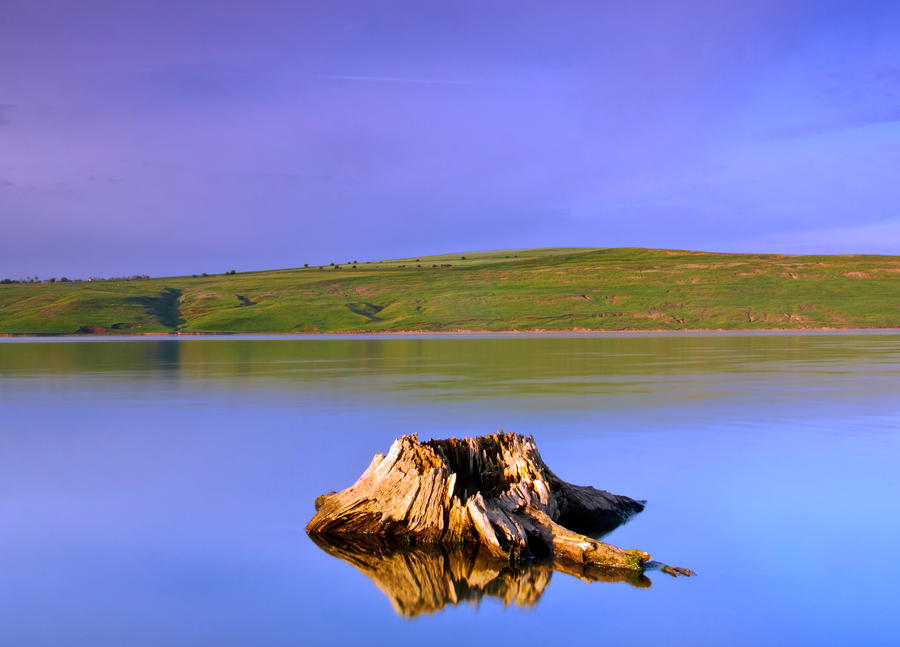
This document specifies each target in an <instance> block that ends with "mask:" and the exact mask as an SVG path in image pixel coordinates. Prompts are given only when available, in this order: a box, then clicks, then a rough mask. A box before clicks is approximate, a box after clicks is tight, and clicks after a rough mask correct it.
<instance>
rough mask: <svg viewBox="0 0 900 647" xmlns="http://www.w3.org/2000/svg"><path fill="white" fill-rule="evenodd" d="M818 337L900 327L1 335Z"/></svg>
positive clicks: (15, 337) (26, 336)
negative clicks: (816, 335) (769, 335)
mask: <svg viewBox="0 0 900 647" xmlns="http://www.w3.org/2000/svg"><path fill="white" fill-rule="evenodd" d="M767 334H778V335H790V334H796V335H811V334H812V335H815V334H825V335H828V334H832V335H837V334H900V327H888V328H859V327H840V328H838V327H832V328H683V329H678V330H673V329H671V328H654V329H634V328H625V329H619V330H596V329H589V328H564V329H531V330H470V329H463V328H457V329H452V330H336V331H330V332H137V333H134V332H133V333H98V334H90V333H87V334H86V333H0V343H2V342H6V341H21V342H26V341H128V340H132V341H140V340H176V339H183V340H192V339H196V340H217V339H221V340H224V339H235V338H237V339H248V340H249V339H309V340H312V339H329V338H331V339H378V338H426V337H427V338H435V339H440V338H454V337H463V338H464V337H481V338H490V337H498V338H515V337H618V336H636V337H639V336H663V337H668V336H679V335H689V336H702V335H767Z"/></svg>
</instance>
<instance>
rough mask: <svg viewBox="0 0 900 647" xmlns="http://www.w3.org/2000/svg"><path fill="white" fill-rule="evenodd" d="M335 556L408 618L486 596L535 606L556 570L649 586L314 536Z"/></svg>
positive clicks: (467, 553)
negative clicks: (364, 577)
mask: <svg viewBox="0 0 900 647" xmlns="http://www.w3.org/2000/svg"><path fill="white" fill-rule="evenodd" d="M310 539H312V540H313V542H315V544H316V545H317V546H318V547H319V548H321V549H322V550H324V551H325V552H326V553H328V554H329V555H332V556H334V557H337V558H339V559H342V560H343V561H345V562H347V563H348V564H352V565H353V566H354V567H356V568H357V569H358V570H359V571H361V572H362V573H363V574H365V575H366V576H367V577H368V578H369V579H371V580H372V582H374V584H375V586H377V587H378V588H379V589H381V592H382V593H384V594H385V595H386V596H387V597H388V599H389V600H390V601H391V605H392V606H393V607H394V611H396V612H397V614H398V615H401V616H405V617H409V618H412V617H415V616H418V615H420V614H423V613H435V612H438V611H440V610H441V609H443V608H444V607H445V606H447V605H458V604H461V603H470V604H475V605H477V604H478V603H479V602H480V601H481V599H482V598H484V597H485V596H488V597H492V598H496V599H499V600H502V601H503V604H504V605H505V606H508V605H513V606H517V607H531V606H534V605H536V604H537V603H538V601H539V600H540V598H541V595H543V593H544V590H545V589H546V588H547V586H549V584H550V579H551V577H552V575H553V572H554V571H559V572H562V573H566V574H568V575H572V576H574V577H577V578H579V579H581V580H584V581H587V582H625V583H627V584H630V585H632V586H636V587H641V588H646V587H649V586H650V584H651V582H650V580H649V579H648V578H647V577H646V576H645V575H644V574H643V573H641V572H638V571H634V570H629V569H616V568H609V567H602V566H596V565H590V564H582V563H574V562H570V561H567V560H559V559H556V560H554V559H551V558H548V559H546V560H536V561H532V562H530V563H526V564H519V565H516V564H511V563H510V562H509V561H504V560H501V559H497V558H496V557H494V556H493V555H491V554H490V552H489V551H487V550H484V549H483V548H482V547H479V546H477V545H469V546H449V547H448V546H439V545H434V546H392V545H389V544H388V543H385V542H383V541H381V540H378V539H375V538H363V539H360V538H357V537H353V538H351V537H346V536H334V535H311V536H310Z"/></svg>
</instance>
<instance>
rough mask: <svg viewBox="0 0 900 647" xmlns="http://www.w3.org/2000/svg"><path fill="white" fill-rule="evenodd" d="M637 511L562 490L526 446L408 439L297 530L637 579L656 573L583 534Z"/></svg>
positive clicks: (498, 439)
mask: <svg viewBox="0 0 900 647" xmlns="http://www.w3.org/2000/svg"><path fill="white" fill-rule="evenodd" d="M643 509H644V502H643V501H636V500H634V499H631V498H629V497H626V496H621V495H617V494H610V493H609V492H606V491H604V490H596V489H594V488H592V487H588V486H579V485H572V484H570V483H566V482H565V481H563V480H562V479H560V478H559V477H558V476H556V475H555V474H554V473H553V472H551V471H550V469H549V468H548V467H547V466H546V465H545V464H544V461H543V460H542V459H541V456H540V454H539V453H538V450H537V446H536V445H535V443H534V438H532V437H527V438H526V437H525V436H521V435H518V434H508V433H503V431H500V432H498V433H496V434H493V435H491V436H481V437H477V438H463V439H456V438H450V439H446V440H429V441H426V442H420V441H419V440H418V438H417V437H416V436H415V435H412V436H404V437H403V438H400V439H398V440H396V441H394V443H393V445H391V448H390V451H388V453H387V455H386V456H385V455H383V454H376V455H375V458H374V459H373V460H372V463H371V464H370V465H369V467H368V468H367V469H366V471H365V472H364V473H363V475H362V476H360V478H359V480H357V481H356V483H354V484H353V485H351V486H350V487H349V488H347V489H346V490H343V491H341V492H331V493H329V494H325V495H322V496H320V497H318V498H317V499H316V514H315V515H314V516H313V518H312V519H311V520H310V522H309V523H308V524H307V526H306V531H307V533H309V535H311V536H317V535H323V536H333V537H344V538H352V537H359V538H369V539H371V538H379V539H380V540H382V541H383V542H385V543H386V545H393V546H402V545H410V544H415V545H435V544H442V545H445V546H458V545H473V544H475V545H479V546H481V547H482V548H483V549H484V550H486V551H487V552H488V553H489V554H490V555H492V556H493V557H494V558H497V559H501V560H505V561H507V562H510V563H519V562H521V561H523V560H528V559H542V558H549V559H551V560H552V562H553V564H554V568H556V569H557V570H566V568H568V569H569V570H576V571H580V572H583V571H584V567H585V566H593V567H604V568H616V569H628V570H632V571H643V570H644V569H645V568H646V567H648V566H651V565H654V566H660V565H658V564H655V563H653V564H651V562H650V555H648V554H647V553H645V552H643V551H640V550H622V549H621V548H616V547H615V546H611V545H609V544H605V543H603V542H601V541H598V540H596V539H594V538H592V537H590V536H588V534H584V533H590V534H597V533H600V532H603V531H608V530H611V529H612V528H614V527H616V526H617V525H619V524H621V523H622V522H624V521H625V520H627V519H628V518H629V517H630V516H631V515H633V514H635V513H637V512H640V511H641V510H643ZM317 543H319V544H320V545H321V542H317ZM567 565H568V566H567ZM663 570H664V571H665V572H667V573H669V574H671V575H675V574H682V575H689V574H691V572H690V571H688V570H686V569H677V568H673V567H663Z"/></svg>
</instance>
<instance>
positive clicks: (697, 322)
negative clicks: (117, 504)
mask: <svg viewBox="0 0 900 647" xmlns="http://www.w3.org/2000/svg"><path fill="white" fill-rule="evenodd" d="M896 326H900V257H898V256H862V255H850V256H784V255H773V254H718V253H707V252H691V251H678V250H656V249H591V248H559V249H536V250H504V251H498V252H477V253H461V254H447V255H441V256H422V257H419V258H407V259H395V260H389V261H387V260H386V261H371V262H360V263H349V264H344V265H340V266H334V267H332V266H323V267H309V268H296V269H285V270H271V271H261V272H243V273H239V274H233V275H232V274H219V275H211V276H196V277H192V276H182V277H168V278H157V279H148V280H131V281H126V280H122V281H116V280H109V281H95V282H87V281H84V282H70V283H52V284H50V283H34V284H12V285H0V333H9V334H29V333H31V334H66V333H76V332H78V331H81V332H93V333H105V332H111V333H124V334H127V333H163V332H173V331H175V330H182V331H184V332H197V333H199V332H211V333H212V332H256V333H262V332H269V333H286V332H342V331H354V332H357V331H401V330H416V331H441V330H523V331H525V330H572V329H587V330H658V329H664V330H680V329H727V330H736V329H767V328H769V329H771V328H796V329H803V328H855V327H859V328H867V327H872V328H877V327H896Z"/></svg>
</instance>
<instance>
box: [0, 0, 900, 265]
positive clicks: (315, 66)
mask: <svg viewBox="0 0 900 647" xmlns="http://www.w3.org/2000/svg"><path fill="white" fill-rule="evenodd" d="M2 13H3V18H2V20H0V277H11V278H20V277H24V276H33V275H37V276H40V277H42V278H47V277H51V276H62V275H67V276H69V277H73V278H74V277H89V276H121V275H131V274H150V275H153V276H164V275H173V274H185V273H188V274H191V273H200V272H210V273H217V272H223V271H227V270H230V269H236V270H238V271H245V270H256V269H266V268H279V267H296V266H299V265H303V264H304V263H309V264H310V265H313V264H323V263H329V262H332V261H334V262H346V261H348V260H374V259H382V258H397V257H406V256H418V255H427V254H437V253H444V252H460V251H477V250H486V249H511V248H525V247H550V246H590V247H622V246H636V247H665V248H680V249H697V250H709V251H748V252H779V253H883V254H900V180H898V178H900V38H898V36H897V34H900V2H895V1H893V0H891V1H884V2H879V1H876V0H872V1H866V0H853V1H842V2H834V1H829V0H815V1H799V0H773V1H768V0H744V1H742V2H722V1H720V0H683V1H680V2H671V0H664V1H659V2H650V1H641V0H635V1H633V2H621V1H620V0H617V1H614V2H604V1H600V0H596V1H593V2H586V1H584V0H577V1H568V0H556V1H554V2H546V1H544V2H533V1H528V0H511V1H508V2H496V1H493V0H474V1H471V2H469V1H460V0H440V1H434V2H432V1H428V0H391V1H378V0H361V1H358V2H354V1H343V0H328V1H327V2H326V1H316V2H311V1H309V0H295V1H288V0H279V1H275V0H272V1H262V0H261V1H255V2H246V1H241V2H232V1H231V0H216V1H215V2H212V1H203V0H196V1H194V2H190V3H186V2H170V1H167V0H153V1H144V0H129V2H121V1H120V0H109V1H94V0H79V2H71V1H68V0H63V1H57V0H42V1H41V2H33V1H32V0H3V10H2Z"/></svg>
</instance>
